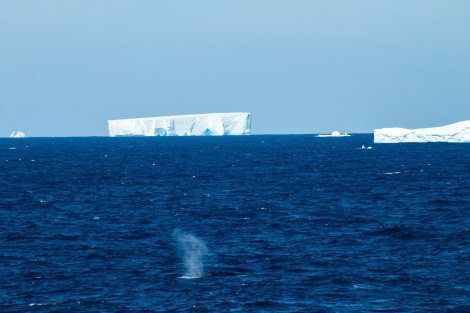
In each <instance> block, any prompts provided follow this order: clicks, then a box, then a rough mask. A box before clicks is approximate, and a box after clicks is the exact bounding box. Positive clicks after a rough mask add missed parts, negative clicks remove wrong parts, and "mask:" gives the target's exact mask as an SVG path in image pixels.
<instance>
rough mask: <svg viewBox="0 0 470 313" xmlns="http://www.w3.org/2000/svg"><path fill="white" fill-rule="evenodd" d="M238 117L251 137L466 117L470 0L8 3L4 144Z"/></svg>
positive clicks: (1, 116)
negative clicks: (169, 121) (152, 120)
mask: <svg viewBox="0 0 470 313" xmlns="http://www.w3.org/2000/svg"><path fill="white" fill-rule="evenodd" d="M232 111H233V112H235V111H244V112H252V113H253V118H252V132H253V133H254V134H313V133H321V132H331V131H333V130H339V131H341V132H351V133H354V132H361V133H370V132H372V131H373V129H374V128H380V127H393V126H401V127H408V128H418V127H432V126H440V125H445V124H450V123H453V122H457V121H461V120H467V119H470V1H468V0H460V1H459V0H382V1H377V0H354V1H350V0H343V1H341V0H328V1H315V0H305V1H302V0H284V1H281V0H266V1H256V0H236V1H235V0H233V1H229V0H224V1H222V0H220V1H211V0H207V1H205V0H200V1H195V0H179V1H174V0H172V1H170V0H161V1H159V0H71V1H64V0H29V1H27V0H0V137H6V136H8V135H9V134H10V133H11V132H12V131H13V130H22V131H23V132H25V133H26V135H27V136H107V134H108V130H107V120H108V119H120V118H131V117H148V116H161V115H174V114H191V113H210V112H232Z"/></svg>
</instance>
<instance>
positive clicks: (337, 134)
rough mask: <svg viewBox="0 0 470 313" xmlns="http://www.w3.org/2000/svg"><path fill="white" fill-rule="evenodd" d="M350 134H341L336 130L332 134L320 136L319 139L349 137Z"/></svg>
mask: <svg viewBox="0 0 470 313" xmlns="http://www.w3.org/2000/svg"><path fill="white" fill-rule="evenodd" d="M349 136H351V135H349V134H348V133H343V134H341V133H340V132H339V131H337V130H335V131H333V132H332V133H331V134H319V135H317V137H349Z"/></svg>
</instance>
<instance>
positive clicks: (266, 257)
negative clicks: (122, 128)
mask: <svg viewBox="0 0 470 313" xmlns="http://www.w3.org/2000/svg"><path fill="white" fill-rule="evenodd" d="M372 142H373V138H372V135H371V134H365V135H353V136H351V137H349V138H316V137H314V136H312V135H309V136H307V135H296V136H294V135H292V136H291V135H285V136H258V135H257V136H243V137H190V138H188V137H185V138H182V137H168V138H164V137H152V138H105V137H103V138H100V137H96V138H94V137H90V138H25V139H8V138H5V139H1V140H0V181H1V183H2V185H1V187H0V240H1V241H0V243H1V246H0V273H1V276H0V311H1V312H470V145H469V144H445V143H427V144H381V145H374V144H373V143H372ZM362 145H365V146H366V147H367V146H372V149H360V148H361V146H362Z"/></svg>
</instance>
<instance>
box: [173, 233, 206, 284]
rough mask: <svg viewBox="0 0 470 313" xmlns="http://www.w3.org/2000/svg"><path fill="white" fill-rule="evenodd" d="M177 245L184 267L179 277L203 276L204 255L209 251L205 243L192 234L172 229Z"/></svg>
mask: <svg viewBox="0 0 470 313" xmlns="http://www.w3.org/2000/svg"><path fill="white" fill-rule="evenodd" d="M173 237H174V238H175V240H176V242H177V243H178V246H179V247H180V248H181V250H182V254H183V263H184V267H185V268H186V272H185V274H184V276H182V277H181V278H199V277H202V276H204V263H203V261H204V257H205V256H206V255H207V254H208V253H209V249H208V248H207V246H206V244H205V243H204V242H203V241H202V240H201V239H199V238H197V237H196V236H194V235H191V234H188V233H184V232H182V231H181V230H180V229H175V230H174V231H173Z"/></svg>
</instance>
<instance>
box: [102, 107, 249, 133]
mask: <svg viewBox="0 0 470 313" xmlns="http://www.w3.org/2000/svg"><path fill="white" fill-rule="evenodd" d="M108 129H109V135H110V136H111V137H114V136H226V135H249V134H251V113H246V112H236V113H207V114H191V115H189V114H188V115H172V116H159V117H146V118H129V119H122V120H109V121H108Z"/></svg>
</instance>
